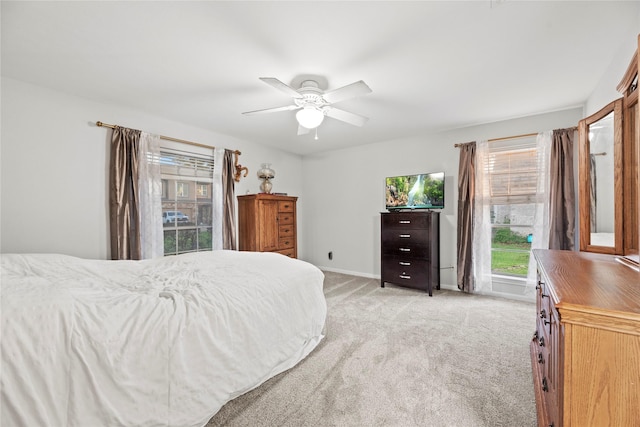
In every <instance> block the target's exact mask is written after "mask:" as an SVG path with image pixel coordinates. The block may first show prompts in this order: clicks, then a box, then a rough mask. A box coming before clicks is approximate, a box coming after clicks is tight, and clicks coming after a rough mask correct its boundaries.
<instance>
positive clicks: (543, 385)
mask: <svg viewBox="0 0 640 427" xmlns="http://www.w3.org/2000/svg"><path fill="white" fill-rule="evenodd" d="M542 391H549V384H547V377H544V378H543V379H542Z"/></svg>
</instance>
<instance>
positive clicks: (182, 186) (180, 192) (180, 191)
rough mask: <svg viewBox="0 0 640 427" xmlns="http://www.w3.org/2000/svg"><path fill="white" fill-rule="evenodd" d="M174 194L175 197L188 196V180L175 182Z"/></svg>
mask: <svg viewBox="0 0 640 427" xmlns="http://www.w3.org/2000/svg"><path fill="white" fill-rule="evenodd" d="M176 196H177V197H189V183H188V182H176Z"/></svg>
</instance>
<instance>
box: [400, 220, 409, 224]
mask: <svg viewBox="0 0 640 427" xmlns="http://www.w3.org/2000/svg"><path fill="white" fill-rule="evenodd" d="M398 223H400V224H411V221H409V220H405V221H398Z"/></svg>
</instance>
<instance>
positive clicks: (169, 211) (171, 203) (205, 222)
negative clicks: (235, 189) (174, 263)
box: [160, 149, 213, 255]
mask: <svg viewBox="0 0 640 427" xmlns="http://www.w3.org/2000/svg"><path fill="white" fill-rule="evenodd" d="M160 169H161V174H162V225H163V230H164V254H165V255H176V254H181V253H185V252H197V251H203V250H211V249H212V226H213V214H212V213H213V202H212V199H211V191H210V188H211V186H212V183H213V155H211V156H204V155H200V154H194V153H188V152H182V151H177V150H168V149H162V150H161V153H160Z"/></svg>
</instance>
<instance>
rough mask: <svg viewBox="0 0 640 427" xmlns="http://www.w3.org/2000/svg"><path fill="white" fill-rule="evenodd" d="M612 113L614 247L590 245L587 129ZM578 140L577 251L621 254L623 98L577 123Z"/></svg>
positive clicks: (589, 167)
mask: <svg viewBox="0 0 640 427" xmlns="http://www.w3.org/2000/svg"><path fill="white" fill-rule="evenodd" d="M610 113H613V164H614V169H613V175H614V176H613V191H614V215H613V217H614V226H613V232H614V246H596V245H592V244H591V225H590V224H591V185H590V178H589V175H590V169H591V162H590V158H589V153H590V150H589V126H590V125H592V124H593V123H595V122H597V121H598V120H600V119H602V118H604V117H605V116H607V115H608V114H610ZM578 141H579V162H580V163H579V167H578V169H579V181H578V182H579V189H578V194H579V196H578V197H579V201H580V209H579V212H580V250H581V251H586V252H599V253H605V254H617V255H622V254H623V234H622V233H623V227H622V218H623V192H622V190H623V186H622V180H623V170H622V98H620V99H617V100H615V101H613V102H611V103H609V104H607V105H606V106H605V107H604V108H602V109H601V110H600V111H598V112H597V113H595V114H592V115H591V116H589V117H587V118H584V119H582V120H580V122H578Z"/></svg>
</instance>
